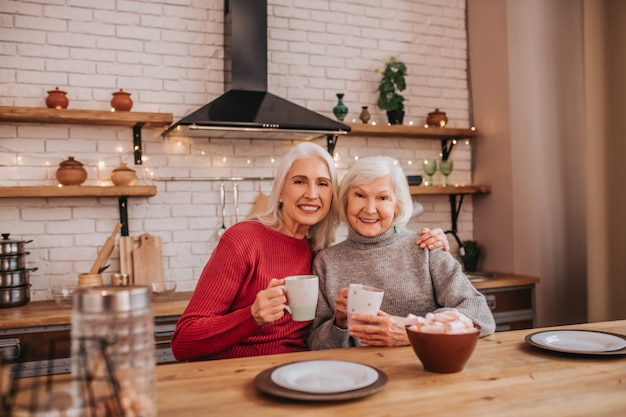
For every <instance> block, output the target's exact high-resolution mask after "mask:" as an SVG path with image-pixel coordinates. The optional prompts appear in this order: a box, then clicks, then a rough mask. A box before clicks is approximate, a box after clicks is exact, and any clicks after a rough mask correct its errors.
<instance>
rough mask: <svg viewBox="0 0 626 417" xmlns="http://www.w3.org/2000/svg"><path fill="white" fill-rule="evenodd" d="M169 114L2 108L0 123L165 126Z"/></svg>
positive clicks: (169, 118) (171, 119)
mask: <svg viewBox="0 0 626 417" xmlns="http://www.w3.org/2000/svg"><path fill="white" fill-rule="evenodd" d="M173 120H174V116H173V115H172V113H145V112H133V111H128V112H111V111H101V110H76V109H49V108H47V107H41V108H38V107H2V106H0V122H15V123H57V124H80V125H86V124H97V125H102V126H136V125H142V126H143V127H163V128H165V127H167V126H169V125H170V124H171V123H172V122H173Z"/></svg>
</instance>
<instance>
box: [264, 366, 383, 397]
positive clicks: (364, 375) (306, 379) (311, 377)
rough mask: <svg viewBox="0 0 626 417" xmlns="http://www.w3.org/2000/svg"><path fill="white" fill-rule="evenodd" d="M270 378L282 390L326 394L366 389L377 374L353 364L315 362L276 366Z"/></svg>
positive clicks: (370, 369) (371, 369) (366, 367)
mask: <svg viewBox="0 0 626 417" xmlns="http://www.w3.org/2000/svg"><path fill="white" fill-rule="evenodd" d="M271 379H272V382H274V383H275V384H276V385H279V386H281V387H283V388H288V389H292V390H296V391H301V392H308V393H316V394H328V393H338V392H346V391H352V390H356V389H359V388H363V387H367V386H368V385H371V384H373V383H374V382H376V380H377V379H378V372H376V370H375V369H374V368H372V367H370V366H367V365H362V364H360V363H355V362H346V361H332V360H315V361H304V362H296V363H290V364H287V365H283V366H279V367H278V368H276V369H275V370H274V371H273V372H272V375H271Z"/></svg>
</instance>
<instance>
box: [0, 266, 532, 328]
mask: <svg viewBox="0 0 626 417" xmlns="http://www.w3.org/2000/svg"><path fill="white" fill-rule="evenodd" d="M538 282H539V278H536V277H530V276H522V275H511V274H498V275H497V277H496V278H492V279H487V280H484V281H478V282H473V284H474V287H476V288H477V289H479V290H482V289H490V288H502V287H516V286H522V285H532V284H536V283H538ZM191 294H192V293H191V292H176V293H174V296H173V297H172V299H171V300H169V301H156V302H154V303H153V304H152V307H153V310H154V316H155V317H163V316H180V315H181V314H182V313H183V311H184V310H185V308H186V307H187V304H188V303H189V299H190V298H191ZM71 318H72V309H70V308H62V307H59V306H58V305H57V304H56V303H55V302H54V301H52V300H48V301H33V302H30V303H28V304H26V305H25V306H22V307H14V308H0V329H15V328H21V327H37V326H52V325H64V324H69V323H70V322H71Z"/></svg>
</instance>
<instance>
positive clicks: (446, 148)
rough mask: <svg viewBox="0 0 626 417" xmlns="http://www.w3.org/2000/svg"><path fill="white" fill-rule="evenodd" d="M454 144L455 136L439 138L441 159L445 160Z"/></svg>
mask: <svg viewBox="0 0 626 417" xmlns="http://www.w3.org/2000/svg"><path fill="white" fill-rule="evenodd" d="M454 145H456V138H444V139H441V160H442V161H447V160H448V158H449V157H450V153H451V152H452V148H454Z"/></svg>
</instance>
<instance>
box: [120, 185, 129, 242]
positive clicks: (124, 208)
mask: <svg viewBox="0 0 626 417" xmlns="http://www.w3.org/2000/svg"><path fill="white" fill-rule="evenodd" d="M118 202H119V209H120V223H122V230H121V232H120V233H121V236H128V196H125V195H123V196H121V197H120V198H119V199H118Z"/></svg>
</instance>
